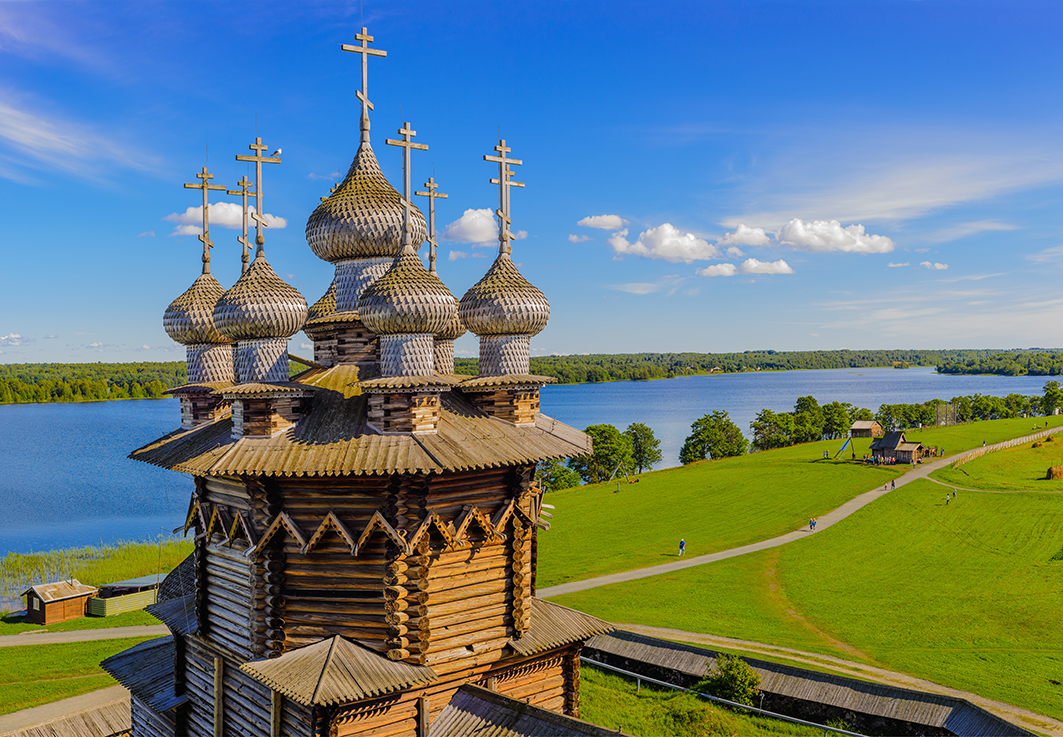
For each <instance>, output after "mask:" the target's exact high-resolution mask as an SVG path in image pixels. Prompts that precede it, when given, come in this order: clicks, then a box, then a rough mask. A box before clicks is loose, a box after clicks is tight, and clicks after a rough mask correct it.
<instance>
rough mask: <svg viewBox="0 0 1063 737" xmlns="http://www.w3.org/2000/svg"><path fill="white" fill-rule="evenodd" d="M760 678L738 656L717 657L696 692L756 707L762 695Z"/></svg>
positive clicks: (722, 655)
mask: <svg viewBox="0 0 1063 737" xmlns="http://www.w3.org/2000/svg"><path fill="white" fill-rule="evenodd" d="M758 686H760V676H759V675H758V674H757V672H756V671H755V670H753V668H752V667H750V665H749V663H747V662H746V661H744V660H742V659H741V658H740V657H738V656H737V655H725V654H723V653H721V654H719V655H717V656H716V664H715V665H714V666H713V667H712V668H710V669H709V672H708V673H706V674H705V677H704V678H703V679H701V681H700V682H699V683H698V685H697V686H695V687H694V690H695V691H700V692H702V693H706V694H708V695H709V696H715V697H716V698H718V699H727V700H728V701H734V702H737V703H739V704H745V705H746V706H756V704H755V703H754V700H755V699H756V698H757V696H759V695H760V689H759V688H758Z"/></svg>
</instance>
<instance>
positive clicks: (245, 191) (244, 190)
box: [225, 174, 254, 274]
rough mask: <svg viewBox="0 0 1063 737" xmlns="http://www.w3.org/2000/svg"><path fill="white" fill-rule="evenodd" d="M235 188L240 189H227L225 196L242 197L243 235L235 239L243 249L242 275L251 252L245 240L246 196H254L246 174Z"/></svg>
mask: <svg viewBox="0 0 1063 737" xmlns="http://www.w3.org/2000/svg"><path fill="white" fill-rule="evenodd" d="M236 186H237V187H239V188H240V189H227V190H225V194H230V195H236V196H238V197H243V200H244V234H243V235H242V236H240V237H238V238H237V239H236V240H237V241H239V242H240V243H241V244H243V247H244V252H243V253H242V254H241V255H240V273H241V274H243V273H244V272H245V271H247V262H248V255H247V254H248V251H250V250H251V241H249V240H247V196H248V195H251V194H254V192H252V191H251V180H250V179H248V178H247V175H246V174H244V178H243V179H241V180H240V181H239V182H237V183H236Z"/></svg>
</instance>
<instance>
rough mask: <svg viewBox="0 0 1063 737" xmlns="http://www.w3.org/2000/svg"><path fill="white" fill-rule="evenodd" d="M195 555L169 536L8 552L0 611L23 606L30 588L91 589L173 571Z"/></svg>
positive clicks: (1, 569)
mask: <svg viewBox="0 0 1063 737" xmlns="http://www.w3.org/2000/svg"><path fill="white" fill-rule="evenodd" d="M191 552H192V543H191V541H189V540H184V539H182V538H178V537H172V536H167V537H164V538H162V539H160V540H159V541H157V542H119V543H114V544H111V545H98V546H96V545H89V546H86V547H81V548H67V549H64V550H50V551H48V552H43V553H8V554H7V555H6V556H4V557H3V558H0V611H9V612H10V611H17V610H20V609H22V608H23V607H24V605H25V602H24V601H23V599H22V592H24V591H25V590H26V589H28V588H30V587H31V586H36V585H37V584H42V583H53V582H55V581H65V580H68V579H71V578H76V579H78V580H79V581H81V583H84V584H88V585H89V586H103V585H105V584H108V583H114V582H115V581H124V580H126V579H130V578H137V577H139V576H146V575H149V574H151V573H156V572H161V573H163V574H166V573H168V572H170V571H172V570H173V569H174V567H175V566H176V565H177V564H178V563H180V562H181V561H182V560H184V558H185V557H186V556H187V555H188V554H189V553H191Z"/></svg>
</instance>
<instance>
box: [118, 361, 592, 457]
mask: <svg viewBox="0 0 1063 737" xmlns="http://www.w3.org/2000/svg"><path fill="white" fill-rule="evenodd" d="M357 376H358V374H357V368H356V367H354V366H350V365H340V366H334V367H332V368H330V369H313V370H310V371H307V372H305V373H303V374H301V375H300V376H298V377H296V379H297V381H298V382H299V384H301V385H303V386H307V387H314V396H313V399H312V400H311V402H312V405H311V409H310V411H309V412H308V413H307V414H306V415H305V416H304V417H303V418H302V419H301V420H300V421H299V423H298V424H297V425H295V426H293V427H290V428H288V429H287V430H285V431H283V432H281V433H279V434H277V435H274V436H272V437H243V438H239V439H237V440H233V438H232V417H231V416H228V415H227V416H223V417H220V418H219V419H216V420H214V421H212V422H208V423H205V424H203V425H200V426H198V427H196V428H193V429H190V430H187V429H181V430H176V431H174V432H172V433H170V434H168V435H165V436H163V437H162V438H160V439H158V440H156V441H154V442H152V443H149V444H148V445H145V446H144V447H143V448H140V449H138V450H135V451H133V452H132V453H131V454H130V456H129V457H130V458H133V459H135V460H139V461H144V462H146V463H150V464H152V465H155V466H160V467H162V468H168V469H171V470H174V471H180V472H183V473H189V474H193V475H195V476H207V475H212V476H217V475H249V476H339V475H361V474H382V475H387V474H393V473H441V472H444V471H469V470H474V469H482V468H495V467H501V466H509V465H515V464H518V463H534V462H537V461H540V460H544V459H554V458H558V459H560V458H569V457H572V456H576V455H584V454H586V453H589V452H590V450H591V443H590V438H589V437H587V436H586V435H585V434H583V433H582V432H579V431H578V430H575V429H574V428H571V427H569V426H567V425H564V424H562V423H560V422H557V421H556V420H554V419H552V418H549V417H546V416H545V415H542V414H540V415H537V417H536V421H535V424H534V425H528V426H520V427H517V426H515V425H513V424H512V423H509V422H506V421H505V420H500V419H497V418H494V417H490V416H489V415H487V414H485V413H484V412H482V411H481V410H479V409H477V408H476V407H474V406H473V405H472V404H471V403H470V402H469V401H467V400H466V399H465V398H464V397H463V396H462V395H461V393H460V392H458V391H450V392H445V393H444V394H443V395H442V396H441V398H440V401H441V410H442V411H441V416H440V420H439V429H438V431H437V432H436V433H432V434H423V435H413V434H386V435H385V434H380V433H379V432H378V431H377V430H376V429H374V428H372V427H371V426H369V425H368V424H367V422H366V413H367V409H368V401H367V396H366V395H363V394H361V391H360V389H359V385H358V381H357Z"/></svg>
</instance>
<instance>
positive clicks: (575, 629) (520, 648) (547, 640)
mask: <svg viewBox="0 0 1063 737" xmlns="http://www.w3.org/2000/svg"><path fill="white" fill-rule="evenodd" d="M615 629H616V627H614V626H613V625H611V624H609V623H608V622H606V621H605V620H602V619H598V618H597V617H592V616H591V615H589V614H584V613H583V612H578V611H576V610H575V609H569V608H568V607H567V606H561V605H560V604H554V603H552V602H549V601H543V600H542V599H539V598H536V597H532V600H531V628H530V629H529V630H528V631H527V632H525V633H524V634H523V635H522V636H521V638H520V639H519V640H518V639H512V640H510V641H509V646H510V647H511V648H513V649H514V650H515V651H517V652H518V653H520V654H521V655H534V654H535V653H541V652H543V651H545V650H553V649H554V648H556V647H561V646H562V645H568V644H570V643H573V642H580V641H582V640H586V639H588V638H590V637H594V636H595V635H601V634H605V633H606V632H612V631H613V630H615Z"/></svg>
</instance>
